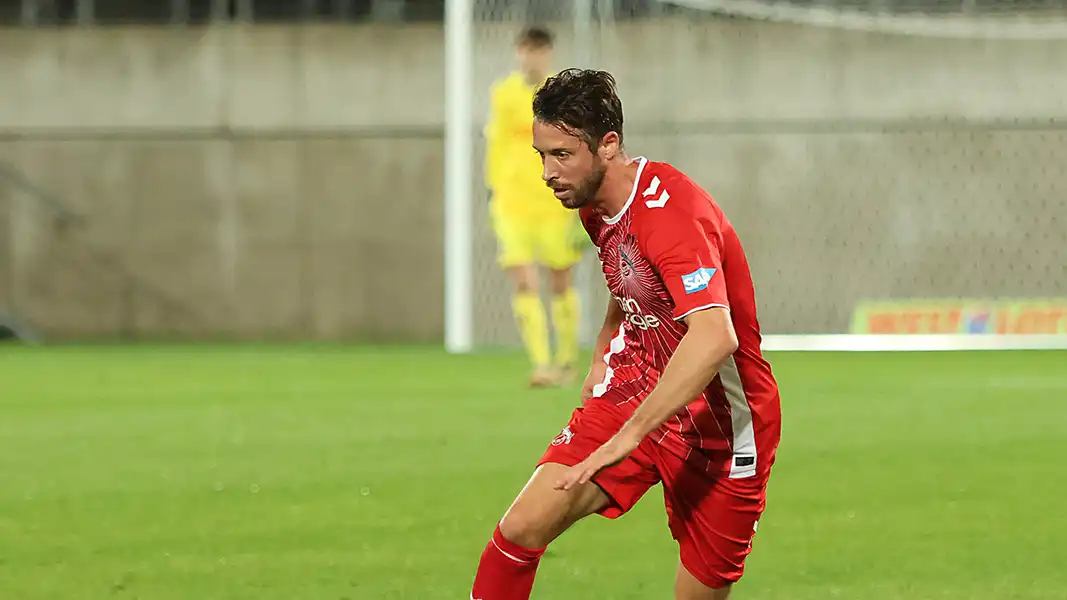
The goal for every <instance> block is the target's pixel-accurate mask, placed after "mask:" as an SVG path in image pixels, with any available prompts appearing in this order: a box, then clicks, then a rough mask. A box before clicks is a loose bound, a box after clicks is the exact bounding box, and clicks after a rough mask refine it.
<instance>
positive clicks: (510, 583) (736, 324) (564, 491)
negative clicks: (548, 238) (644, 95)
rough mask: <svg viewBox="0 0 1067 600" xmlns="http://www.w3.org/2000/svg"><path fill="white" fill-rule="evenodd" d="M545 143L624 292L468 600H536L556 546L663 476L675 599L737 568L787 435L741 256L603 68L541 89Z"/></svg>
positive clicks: (550, 167) (715, 590)
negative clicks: (572, 403)
mask: <svg viewBox="0 0 1067 600" xmlns="http://www.w3.org/2000/svg"><path fill="white" fill-rule="evenodd" d="M534 117H535V120H534V126H533V133H534V136H533V139H534V147H535V148H536V149H537V151H538V153H540V155H541V157H542V160H543V162H544V172H543V177H544V180H545V182H546V183H547V184H548V186H549V187H551V188H552V189H553V191H554V192H555V195H556V198H558V199H559V201H560V202H561V203H562V204H563V205H564V206H566V207H567V208H571V209H578V210H579V211H580V215H581V218H582V222H583V224H584V225H585V228H586V230H587V231H588V233H589V236H590V238H592V240H593V242H594V243H595V244H596V246H597V249H598V252H599V255H600V261H601V263H602V267H603V271H604V278H605V280H606V282H607V286H608V289H609V290H610V292H611V295H612V300H611V302H610V303H609V307H608V311H607V316H606V317H605V319H604V326H603V328H602V329H601V331H600V335H599V337H598V338H597V347H598V349H599V350H600V351H599V352H598V354H597V356H596V357H595V359H594V361H593V364H592V367H591V369H590V371H589V376H588V377H587V379H586V382H585V386H584V388H583V390H582V400H583V405H582V407H581V408H578V409H576V410H575V411H574V414H573V416H572V417H571V420H570V423H569V424H568V425H567V426H566V427H565V428H564V429H563V431H562V432H561V433H560V434H559V435H558V436H557V437H556V438H555V439H554V440H552V443H551V445H549V447H548V450H547V451H546V452H545V454H544V456H543V457H542V459H541V461H540V464H539V466H538V468H537V470H536V471H534V474H533V477H532V478H531V479H530V481H529V482H528V483H527V484H526V486H525V487H524V488H523V490H522V492H520V494H519V496H518V498H516V499H515V502H514V503H513V504H512V505H511V508H509V509H508V511H507V512H506V513H505V514H504V517H503V519H501V521H500V522H499V524H498V525H497V528H496V531H495V532H494V534H493V539H492V541H490V542H489V544H488V545H487V546H486V549H485V552H484V553H483V554H482V558H481V562H480V563H479V565H478V572H477V575H476V576H475V581H474V589H473V591H472V592H471V598H473V599H475V600H527V599H528V598H529V597H530V592H531V589H532V588H533V582H534V576H535V573H536V570H537V565H538V561H539V560H540V558H541V555H542V554H543V553H544V550H545V547H546V546H547V545H548V544H549V543H550V542H551V541H552V540H554V539H555V538H556V537H558V536H559V535H560V534H562V533H563V532H564V531H565V530H566V529H567V528H568V527H570V526H571V525H572V524H573V523H575V522H576V521H578V520H579V519H582V518H584V517H586V516H588V515H591V514H593V513H599V514H601V515H604V516H606V517H608V518H616V517H618V516H620V515H622V514H624V513H625V512H626V511H628V510H629V509H630V508H631V507H633V506H634V504H635V503H636V502H637V501H638V500H639V499H640V498H641V496H642V495H643V494H644V493H645V492H647V491H648V489H649V488H651V487H652V486H654V485H656V484H657V483H662V484H663V493H664V497H665V499H666V507H667V515H668V524H669V527H670V530H671V533H672V535H673V536H674V539H675V540H677V542H678V546H679V558H680V560H679V567H678V571H677V578H676V583H675V592H674V593H675V598H677V599H678V600H722V599H725V598H727V596H728V595H729V593H730V588H731V586H732V584H733V583H734V582H736V581H737V580H738V579H740V578H741V574H742V572H743V570H744V561H745V557H746V556H747V555H748V553H749V551H750V549H751V543H752V538H753V536H754V535H755V532H756V526H757V522H758V520H759V518H760V515H761V514H762V512H763V508H764V503H765V498H766V489H767V481H768V478H769V476H770V470H771V465H772V463H773V462H774V457H775V451H776V449H777V447H778V440H779V434H780V421H781V410H780V405H779V399H778V388H777V385H776V383H775V381H774V377H773V376H772V374H771V369H770V366H769V365H768V364H767V362H766V361H765V360H764V359H763V356H762V354H761V352H760V332H759V323H758V322H757V320H756V301H755V293H754V291H753V286H752V278H751V275H750V273H749V268H748V262H747V260H746V259H745V253H744V251H743V250H742V248H741V242H740V241H738V237H737V234H736V233H735V232H734V229H733V226H731V225H730V222H729V221H728V220H727V219H726V217H725V215H723V212H722V210H721V209H720V208H719V207H718V205H716V204H715V202H714V201H713V200H712V199H711V197H710V196H709V195H708V194H707V193H706V192H705V191H704V190H702V189H701V188H700V187H699V186H698V185H697V184H695V183H694V182H693V181H692V180H690V179H689V178H688V177H686V176H685V175H684V174H682V173H681V172H679V171H678V170H677V169H675V168H674V167H672V166H670V165H668V164H665V163H657V162H652V161H649V160H647V159H645V158H632V159H631V158H629V157H627V156H626V154H625V152H624V150H623V146H622V124H623V115H622V103H621V102H620V100H619V98H618V96H617V94H616V92H615V81H614V79H613V78H612V76H611V75H610V74H608V73H606V72H603V71H585V70H578V69H569V70H566V71H563V72H562V73H560V74H559V75H557V76H555V77H552V78H550V79H549V80H548V81H547V82H546V83H545V84H544V85H543V86H542V87H541V88H540V90H539V91H538V92H537V94H536V96H535V97H534Z"/></svg>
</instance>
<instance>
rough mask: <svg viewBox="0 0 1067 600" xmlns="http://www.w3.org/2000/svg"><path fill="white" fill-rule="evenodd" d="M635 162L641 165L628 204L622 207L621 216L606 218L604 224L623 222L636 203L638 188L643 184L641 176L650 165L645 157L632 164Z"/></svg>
mask: <svg viewBox="0 0 1067 600" xmlns="http://www.w3.org/2000/svg"><path fill="white" fill-rule="evenodd" d="M635 161H636V162H638V163H640V164H639V165H637V175H635V176H634V187H633V189H632V190H630V197H629V198H627V199H626V204H623V205H622V210H620V211H619V214H617V215H615V216H613V217H604V222H605V223H607V224H608V225H614V224H616V223H618V222H619V221H621V220H622V216H623V215H625V214H626V211H627V210H630V205H631V204H633V203H634V198H636V197H637V186H638V185H640V183H641V174H642V173H644V172H645V165H647V164H648V159H647V158H645V157H644V156H638V157H637V158H635V159H633V160H632V161H630V162H635Z"/></svg>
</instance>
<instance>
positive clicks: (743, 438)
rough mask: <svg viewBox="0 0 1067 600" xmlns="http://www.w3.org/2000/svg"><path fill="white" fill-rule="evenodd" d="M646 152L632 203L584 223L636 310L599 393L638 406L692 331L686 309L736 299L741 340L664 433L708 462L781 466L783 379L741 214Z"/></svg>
mask: <svg viewBox="0 0 1067 600" xmlns="http://www.w3.org/2000/svg"><path fill="white" fill-rule="evenodd" d="M636 162H637V163H638V169H637V176H636V180H635V182H634V188H633V190H632V191H631V192H630V197H629V199H628V200H627V201H626V205H625V206H624V207H623V209H622V211H621V212H620V213H619V214H618V215H615V216H613V217H611V218H605V217H603V216H601V215H599V214H597V213H595V212H594V211H593V210H592V209H590V208H583V209H582V210H581V218H582V223H583V224H584V226H585V228H586V231H587V232H588V233H589V236H590V238H591V239H592V240H593V243H594V244H596V247H597V249H598V253H599V255H600V262H601V265H602V267H603V271H604V278H605V280H606V281H607V286H608V290H609V291H610V292H611V295H612V296H613V297H614V298H615V301H616V302H618V304H619V306H620V307H622V310H623V311H624V312H625V317H626V318H625V320H624V322H623V325H622V326H621V327H620V328H619V332H618V334H617V335H616V336H615V338H614V339H613V340H612V341H611V344H610V346H609V347H608V348H607V349H606V354H605V357H604V360H605V362H607V364H608V371H607V376H606V378H605V380H604V382H603V383H601V384H600V385H598V386H596V387H595V388H594V391H593V395H594V397H599V396H603V395H604V394H605V393H606V392H607V390H608V389H612V390H616V389H618V391H619V392H623V393H624V395H623V397H626V398H629V399H628V400H627V402H629V403H631V404H633V405H634V406H635V407H636V405H637V404H639V403H640V402H641V401H643V400H644V398H645V397H646V396H647V395H648V393H649V392H650V391H652V389H653V388H654V387H655V385H656V382H657V381H658V380H659V377H660V374H662V373H663V370H664V369H665V368H666V366H667V361H669V360H670V358H671V356H672V355H673V354H674V351H675V349H677V347H678V344H679V342H681V340H682V336H683V335H685V332H686V331H687V329H688V328H687V326H686V324H685V322H684V320H683V319H684V318H685V317H686V316H688V315H690V314H692V313H694V312H696V311H699V310H703V309H707V308H712V307H725V308H728V309H729V310H730V318H731V321H732V322H733V326H734V329H735V330H736V332H737V341H738V349H737V351H736V352H735V353H734V354H733V356H731V357H730V358H729V359H728V360H727V361H726V363H725V364H724V365H723V367H722V369H720V370H719V373H718V374H717V375H716V376H715V379H714V380H712V382H711V384H710V385H708V387H707V388H706V389H705V390H704V392H703V393H702V394H701V395H700V396H699V397H697V398H696V399H694V400H693V401H692V402H691V403H690V404H688V405H687V406H686V407H685V408H684V409H683V410H682V411H681V412H680V413H678V414H677V415H676V416H675V417H674V418H672V419H670V420H668V421H667V422H666V423H665V424H664V425H663V427H661V428H660V430H659V431H657V432H656V433H654V434H652V437H653V440H654V441H656V442H657V443H659V444H660V445H662V446H663V447H664V448H666V449H668V450H670V451H671V452H672V453H675V454H678V455H680V456H681V457H682V458H683V459H686V460H691V461H692V462H695V463H698V464H701V465H702V466H703V468H706V469H708V470H715V469H721V470H722V471H727V470H728V471H729V473H730V477H749V476H752V475H755V474H756V473H757V472H762V471H763V470H764V469H766V468H769V467H770V464H757V463H758V461H764V462H769V460H770V457H772V456H773V454H774V450H775V448H776V447H777V445H778V438H779V431H780V420H781V408H780V403H779V398H778V386H777V384H776V383H775V380H774V377H773V375H772V374H771V368H770V365H769V364H768V363H767V361H766V360H764V358H763V355H762V352H761V351H760V341H761V340H760V331H759V322H758V321H757V319H756V299H755V291H754V290H753V286H752V276H751V273H750V272H749V267H748V261H747V259H746V258H745V253H744V250H743V249H742V247H741V242H740V240H739V239H738V237H737V234H736V233H735V232H734V228H733V226H732V225H731V224H730V222H729V221H728V220H727V219H726V216H725V215H724V214H723V212H722V210H721V209H720V208H719V206H718V205H717V204H715V202H714V200H712V198H711V196H709V195H708V193H707V192H705V191H704V190H703V189H701V188H700V186H698V185H697V184H696V183H694V182H693V181H692V180H691V179H689V178H688V177H686V176H685V175H684V174H682V173H681V172H680V171H678V170H677V169H675V168H674V167H672V166H670V165H668V164H666V163H657V162H650V161H648V160H647V159H645V158H638V159H636Z"/></svg>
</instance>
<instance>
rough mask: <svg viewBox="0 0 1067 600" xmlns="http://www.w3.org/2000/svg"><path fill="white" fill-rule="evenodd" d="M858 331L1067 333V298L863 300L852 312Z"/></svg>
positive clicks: (965, 333) (897, 332) (854, 327)
mask: <svg viewBox="0 0 1067 600" xmlns="http://www.w3.org/2000/svg"><path fill="white" fill-rule="evenodd" d="M852 333H859V334H898V335H899V334H963V335H1020V334H1044V335H1051V334H1060V335H1067V298H1058V299H1057V298H1053V299H1032V300H983V299H956V300H923V299H916V300H892V301H890V300H886V301H868V302H861V303H860V304H858V305H857V306H856V309H855V311H854V312H853V314H852Z"/></svg>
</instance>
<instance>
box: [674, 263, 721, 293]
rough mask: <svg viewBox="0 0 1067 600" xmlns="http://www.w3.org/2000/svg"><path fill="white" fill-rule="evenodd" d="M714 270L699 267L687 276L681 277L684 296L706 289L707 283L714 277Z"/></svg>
mask: <svg viewBox="0 0 1067 600" xmlns="http://www.w3.org/2000/svg"><path fill="white" fill-rule="evenodd" d="M715 271H716V269H708V268H705V267H701V268H699V269H697V270H696V271H693V272H692V273H690V274H688V275H682V285H683V286H684V287H685V293H686V294H693V293H696V292H699V291H701V290H706V289H708V282H709V281H711V277H712V276H713V275H715Z"/></svg>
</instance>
